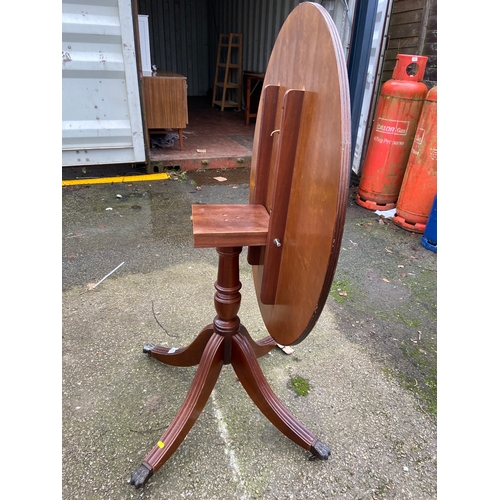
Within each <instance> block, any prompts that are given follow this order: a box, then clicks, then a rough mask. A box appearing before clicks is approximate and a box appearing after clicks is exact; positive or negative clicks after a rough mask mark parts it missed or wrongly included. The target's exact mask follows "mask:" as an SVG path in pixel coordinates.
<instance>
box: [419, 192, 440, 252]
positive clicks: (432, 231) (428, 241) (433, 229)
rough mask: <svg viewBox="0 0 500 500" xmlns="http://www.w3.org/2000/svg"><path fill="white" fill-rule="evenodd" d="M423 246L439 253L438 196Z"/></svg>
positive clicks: (426, 226) (428, 222) (426, 228)
mask: <svg viewBox="0 0 500 500" xmlns="http://www.w3.org/2000/svg"><path fill="white" fill-rule="evenodd" d="M422 245H423V246H424V247H425V248H427V249H428V250H431V251H433V252H437V194H436V196H435V197H434V203H433V204H432V209H431V213H430V214H429V219H428V220H427V224H426V225H425V230H424V235H423V236H422Z"/></svg>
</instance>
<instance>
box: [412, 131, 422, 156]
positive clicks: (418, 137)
mask: <svg viewBox="0 0 500 500" xmlns="http://www.w3.org/2000/svg"><path fill="white" fill-rule="evenodd" d="M424 135H425V130H424V129H423V128H422V127H418V129H417V131H416V132H415V138H414V139H413V144H412V147H411V152H412V153H413V154H414V155H418V154H420V151H419V149H420V147H421V146H422V142H424Z"/></svg>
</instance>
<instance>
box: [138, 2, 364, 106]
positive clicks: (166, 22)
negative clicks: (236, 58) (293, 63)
mask: <svg viewBox="0 0 500 500" xmlns="http://www.w3.org/2000/svg"><path fill="white" fill-rule="evenodd" d="M299 3H300V1H299V0H239V1H235V0H208V1H207V0H183V1H181V0H137V4H138V13H139V14H147V15H149V34H150V45H151V61H152V63H153V64H156V66H157V67H158V69H161V70H166V71H173V72H175V73H180V74H182V75H184V76H186V77H187V83H188V95H189V96H202V95H207V93H209V91H210V89H212V86H213V80H214V72H215V64H216V58H217V45H218V41H219V34H220V33H242V34H243V70H245V71H246V70H248V71H257V72H264V71H265V69H266V67H267V62H268V60H269V57H270V55H271V51H272V48H273V46H274V42H275V40H276V37H277V36H278V33H279V30H280V29H281V26H282V25H283V22H284V21H285V19H286V17H287V16H288V14H289V13H290V12H291V11H292V10H293V9H294V8H295V7H296V6H297V5H298V4H299ZM317 3H321V4H323V6H324V7H325V8H326V9H327V10H328V11H329V12H330V14H331V15H332V18H333V20H334V22H335V25H336V26H337V29H338V31H339V35H340V38H341V40H342V42H343V46H344V47H345V54H346V56H347V51H348V46H349V41H350V35H351V29H352V12H353V10H354V5H355V3H356V0H331V1H322V2H317ZM346 6H347V8H346Z"/></svg>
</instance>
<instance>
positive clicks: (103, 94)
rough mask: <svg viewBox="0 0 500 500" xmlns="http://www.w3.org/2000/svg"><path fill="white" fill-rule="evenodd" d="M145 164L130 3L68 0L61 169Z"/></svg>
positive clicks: (64, 33) (122, 0)
mask: <svg viewBox="0 0 500 500" xmlns="http://www.w3.org/2000/svg"><path fill="white" fill-rule="evenodd" d="M145 161H146V157H145V146H144V133H143V127H142V118H141V104H140V93H139V82H138V72H137V61H136V49H135V42H134V29H133V18H132V7H131V0H63V2H62V166H63V167H65V166H88V165H99V164H112V163H136V162H137V163H140V162H145Z"/></svg>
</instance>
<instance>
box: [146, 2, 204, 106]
mask: <svg viewBox="0 0 500 500" xmlns="http://www.w3.org/2000/svg"><path fill="white" fill-rule="evenodd" d="M210 3H211V2H207V1H206V0H137V6H138V14H147V15H149V43H150V47H151V63H152V64H155V65H156V66H157V67H158V69H159V70H165V71H172V72H174V73H179V74H181V75H184V76H186V77H187V83H188V95H190V96H193V95H194V96H197V95H204V94H205V93H206V92H207V90H208V74H209V56H208V53H209V52H208V25H209V22H210V19H208V12H209V10H208V7H209V4H210Z"/></svg>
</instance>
